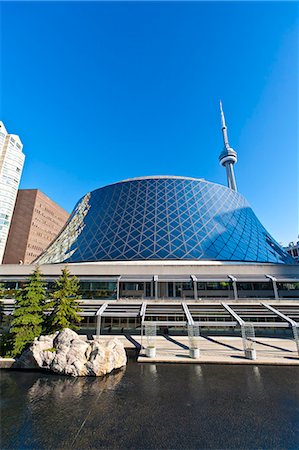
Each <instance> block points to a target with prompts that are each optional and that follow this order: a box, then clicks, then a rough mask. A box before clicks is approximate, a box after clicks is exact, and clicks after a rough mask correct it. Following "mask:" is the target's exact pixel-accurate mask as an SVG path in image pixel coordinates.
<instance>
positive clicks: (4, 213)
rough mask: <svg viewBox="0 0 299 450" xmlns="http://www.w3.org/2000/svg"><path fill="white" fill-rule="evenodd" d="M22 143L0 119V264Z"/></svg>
mask: <svg viewBox="0 0 299 450" xmlns="http://www.w3.org/2000/svg"><path fill="white" fill-rule="evenodd" d="M22 148H23V144H22V142H21V140H20V138H19V136H16V135H15V134H9V133H8V132H7V130H6V128H5V126H4V124H3V122H1V121H0V264H1V262H2V260H3V254H4V249H5V245H6V241H7V236H8V231H9V226H10V223H11V219H12V214H13V210H14V206H15V202H16V197H17V193H18V188H19V184H20V179H21V175H22V170H23V165H24V160H25V155H24V153H23V152H22Z"/></svg>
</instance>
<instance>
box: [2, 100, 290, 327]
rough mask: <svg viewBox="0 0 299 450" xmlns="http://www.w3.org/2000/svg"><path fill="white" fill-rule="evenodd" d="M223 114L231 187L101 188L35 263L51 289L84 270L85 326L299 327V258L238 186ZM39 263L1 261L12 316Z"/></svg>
mask: <svg viewBox="0 0 299 450" xmlns="http://www.w3.org/2000/svg"><path fill="white" fill-rule="evenodd" d="M221 120H222V135H223V141H224V148H223V151H222V153H221V154H220V157H219V161H220V163H221V164H222V165H223V166H224V167H225V169H226V175H227V184H228V187H226V186H222V185H219V184H216V183H212V182H209V181H205V180H203V179H196V178H188V177H179V176H150V177H140V178H134V179H129V180H125V181H121V182H118V183H114V184H111V185H109V186H105V187H102V188H100V189H96V190H95V191H92V192H89V193H87V194H86V195H85V196H84V197H83V198H82V199H80V200H79V201H78V203H77V205H76V206H75V208H74V210H73V212H72V214H71V216H70V218H69V220H68V222H67V224H66V225H65V227H64V228H63V230H62V231H61V233H60V234H59V235H58V237H57V238H56V239H55V240H54V241H53V242H52V243H51V244H50V245H49V247H48V248H47V249H46V251H45V252H44V253H43V254H42V255H41V256H40V257H39V258H38V259H37V260H36V261H35V264H38V265H39V266H40V268H41V271H42V272H43V274H44V276H45V280H46V281H47V289H48V292H51V289H52V287H53V283H54V280H55V279H56V278H57V277H58V276H59V274H60V272H61V269H62V268H63V267H65V266H66V265H67V267H68V268H69V270H70V271H71V273H72V274H74V275H76V276H77V277H78V278H79V280H80V295H81V300H80V305H81V309H82V312H81V313H80V314H81V315H82V316H83V320H82V322H81V331H82V332H83V333H88V334H94V333H95V332H96V330H97V332H102V333H103V332H104V333H106V332H110V333H113V332H126V331H128V332H130V333H134V332H135V333H140V330H141V327H142V324H146V323H156V325H157V326H158V330H161V331H162V330H167V331H169V332H180V331H182V330H184V327H186V325H188V324H194V323H195V324H199V325H200V326H201V327H202V330H208V331H209V332H211V331H213V330H214V331H216V332H220V331H221V332H225V330H227V331H228V332H234V331H235V330H237V329H238V328H239V327H240V325H242V323H243V324H244V323H247V322H248V323H252V324H253V325H254V326H255V328H256V330H258V329H260V330H261V331H263V332H266V333H274V334H277V333H283V334H284V333H289V332H290V330H292V328H293V329H294V326H295V327H297V326H298V322H299V265H298V264H296V261H295V259H293V258H292V257H291V256H290V255H288V253H287V252H286V251H285V250H284V249H283V248H282V247H281V246H280V245H279V244H278V243H277V242H276V241H275V240H274V239H273V238H272V236H271V235H270V234H269V233H268V232H267V230H266V229H265V228H264V227H263V225H262V224H261V223H260V222H259V220H258V218H257V217H256V215H255V214H254V212H253V210H252V209H251V207H250V206H249V204H248V203H247V201H246V199H245V198H244V197H243V196H242V195H241V194H240V193H238V192H237V186H236V180H235V175H234V164H235V163H236V161H237V154H236V152H235V151H234V150H233V149H232V148H231V147H230V145H229V142H228V137H227V128H226V124H225V119H224V115H223V112H222V108H221ZM33 269H34V264H33V265H32V264H31V265H2V266H0V282H1V283H3V284H4V287H5V292H6V294H5V297H6V298H5V299H4V302H3V304H4V307H3V309H4V312H5V314H6V317H7V316H9V315H10V314H11V312H12V311H13V307H14V300H13V298H14V295H15V294H16V292H17V290H18V288H20V287H21V286H22V285H24V282H26V278H27V277H28V275H29V274H30V273H31V272H32V270H33Z"/></svg>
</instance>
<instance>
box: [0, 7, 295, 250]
mask: <svg viewBox="0 0 299 450" xmlns="http://www.w3.org/2000/svg"><path fill="white" fill-rule="evenodd" d="M1 18H2V33H1V56H2V70H1V87H2V89H1V91H2V96H1V118H2V120H3V121H4V123H5V125H6V127H7V129H8V131H9V132H11V133H15V134H19V135H20V137H21V139H22V141H23V143H24V152H25V154H26V163H25V167H24V171H23V176H22V182H21V187H22V188H39V189H41V190H42V191H43V192H44V193H46V194H47V195H48V196H49V197H51V198H52V199H53V200H55V201H57V202H58V203H59V204H60V205H61V206H63V207H64V208H66V209H67V210H68V211H71V210H72V207H73V206H74V204H75V203H76V201H77V200H78V199H79V198H80V197H81V196H82V195H84V194H85V193H86V192H88V191H90V190H92V189H95V188H97V187H100V186H103V185H105V184H107V183H110V182H115V181H119V180H122V179H125V178H129V177H134V176H141V175H156V174H163V175H165V174H169V175H186V176H194V177H203V178H205V179H207V180H210V181H215V182H217V183H221V184H226V179H225V170H224V169H223V168H222V167H220V166H219V163H218V156H219V153H220V151H221V149H222V139H221V132H220V116H219V99H220V98H221V99H222V101H223V105H224V110H225V114H226V119H227V123H228V127H229V128H228V131H229V138H230V143H231V145H232V147H233V148H235V149H236V150H237V151H238V156H239V161H238V163H237V165H236V166H235V172H236V177H237V183H238V189H239V191H240V192H241V193H242V194H244V195H245V196H246V198H247V199H248V201H249V202H250V204H251V206H252V207H253V209H254V211H255V212H256V214H257V216H258V217H259V219H260V220H261V222H262V223H263V225H264V226H265V227H266V228H267V229H268V230H269V231H270V232H271V234H272V235H273V236H274V238H276V239H277V240H278V241H279V242H284V243H287V242H289V241H290V240H293V239H296V237H297V234H298V119H299V117H298V46H299V44H298V42H299V41H298V4H297V3H294V2H290V3H288V2H282V3H280V2H273V3H272V2H265V3H262V2H249V3H246V2H220V3H217V2H207V3H205V2H197V3H196V2H190V3H180V2H174V3H172V2H164V3H163V2H143V3H138V2H131V3H125V2H121V3H116V2H115V3H113V2H110V3H109V2H90V3H87V2H74V3H72V2H65V3H62V2H49V3H46V2H28V3H26V2H21V3H17V2H4V3H3V2H2V3H1Z"/></svg>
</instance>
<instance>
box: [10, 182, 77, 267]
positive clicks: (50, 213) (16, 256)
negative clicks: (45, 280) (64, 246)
mask: <svg viewBox="0 0 299 450" xmlns="http://www.w3.org/2000/svg"><path fill="white" fill-rule="evenodd" d="M68 218H69V214H68V213H67V212H66V211H65V210H64V209H63V208H61V207H60V206H59V205H57V203H55V202H53V200H51V199H50V198H49V197H47V196H46V195H45V194H43V193H42V192H41V191H39V190H38V189H20V190H19V192H18V195H17V200H16V205H15V210H14V213H13V217H12V221H11V226H10V230H9V235H8V239H7V244H6V249H5V253H4V258H3V263H4V264H18V263H19V262H20V261H22V262H23V263H24V264H30V263H31V262H32V261H34V260H35V259H36V258H37V257H38V256H39V255H40V254H41V253H42V252H43V251H44V250H45V249H46V248H47V247H48V246H49V244H50V243H51V242H52V241H53V240H54V239H55V238H56V236H57V235H58V233H59V232H60V231H61V229H62V227H63V226H64V225H65V223H66V221H67V219H68Z"/></svg>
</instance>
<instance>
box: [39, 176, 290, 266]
mask: <svg viewBox="0 0 299 450" xmlns="http://www.w3.org/2000/svg"><path fill="white" fill-rule="evenodd" d="M142 260H189V261H192V260H197V261H198V260H206V261H239V262H255V263H257V262H258V263H280V264H293V263H294V260H293V258H292V257H291V256H289V255H288V254H287V252H286V251H284V249H283V248H282V247H281V246H280V245H279V244H278V243H277V242H276V241H275V240H274V239H273V238H272V237H271V235H270V234H269V233H268V232H267V230H266V229H265V228H264V227H263V226H262V224H261V223H260V222H259V220H258V219H257V217H256V215H255V214H254V212H253V210H252V209H251V207H250V206H249V204H248V203H247V201H246V199H245V198H244V197H243V196H242V195H241V194H239V193H238V192H237V191H236V190H234V189H230V188H229V187H225V186H222V185H219V184H216V183H211V182H207V181H205V180H203V179H196V178H188V177H177V176H151V177H141V178H134V179H129V180H125V181H121V182H118V183H114V184H111V185H108V186H105V187H102V188H100V189H96V190H94V191H92V192H89V193H87V194H86V195H85V196H84V197H83V198H81V199H80V200H79V202H78V203H77V205H76V206H75V208H74V210H73V212H72V214H71V216H70V218H69V220H68V222H67V224H66V226H65V227H64V229H63V230H62V232H61V233H60V235H59V236H58V237H57V238H56V239H55V240H54V241H53V242H52V243H51V244H50V246H49V247H48V248H47V250H46V251H45V252H44V253H43V254H42V255H41V256H40V257H39V258H38V259H37V260H36V261H35V262H36V263H38V264H47V263H64V262H70V263H79V262H97V261H142Z"/></svg>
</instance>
